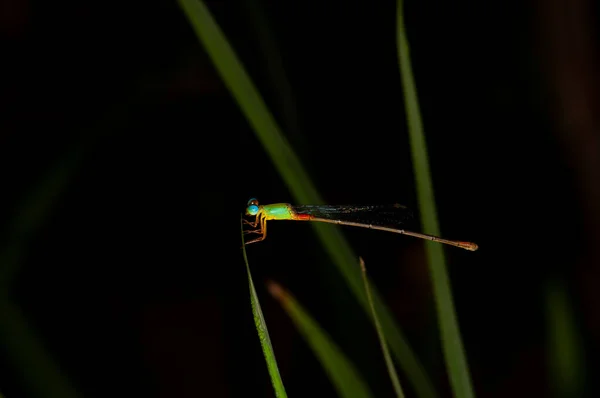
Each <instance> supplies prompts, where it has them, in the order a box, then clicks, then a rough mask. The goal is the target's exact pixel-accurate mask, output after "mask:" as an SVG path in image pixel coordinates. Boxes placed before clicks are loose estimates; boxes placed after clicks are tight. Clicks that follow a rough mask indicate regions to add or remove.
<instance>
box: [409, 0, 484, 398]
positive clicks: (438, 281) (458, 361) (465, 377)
mask: <svg viewBox="0 0 600 398" xmlns="http://www.w3.org/2000/svg"><path fill="white" fill-rule="evenodd" d="M397 46H398V59H399V64H400V74H401V77H402V87H403V90H404V103H405V107H406V117H407V121H408V130H409V137H410V147H411V154H412V161H413V166H414V173H415V181H416V186H417V197H418V200H419V207H420V210H421V222H422V225H423V231H424V232H425V233H427V234H432V235H440V233H439V232H440V228H439V224H438V219H437V211H436V208H435V200H434V194H433V184H432V183H431V176H430V175H431V173H430V170H429V159H428V156H427V145H426V143H425V135H424V132H423V122H422V120H421V113H420V111H419V103H418V99H417V90H416V86H415V82H414V77H413V73H412V68H411V63H410V51H409V45H408V40H407V38H406V30H405V27H404V12H403V1H402V0H398V2H397ZM425 245H426V246H425V247H426V252H427V259H428V260H429V268H430V273H431V279H432V285H433V291H434V295H435V303H436V307H437V313H438V322H439V325H440V332H441V339H442V349H443V351H444V358H445V360H446V365H447V367H448V374H449V376H450V384H451V386H452V390H453V392H454V396H455V397H461V398H470V397H474V393H473V387H472V384H471V376H470V374H469V367H468V364H467V360H466V357H465V353H464V348H463V344H462V341H461V337H460V330H459V327H458V322H457V320H456V314H455V310H454V302H453V300H452V293H451V288H450V280H449V278H448V273H447V271H446V261H445V258H444V251H443V248H442V245H440V244H437V243H434V242H429V241H428V242H425Z"/></svg>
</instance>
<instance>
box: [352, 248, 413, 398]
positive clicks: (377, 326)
mask: <svg viewBox="0 0 600 398" xmlns="http://www.w3.org/2000/svg"><path fill="white" fill-rule="evenodd" d="M359 261H360V269H361V271H362V276H363V282H364V285H365V292H366V293H367V299H368V300H369V305H370V307H371V314H372V315H373V323H374V324H375V329H376V330H377V337H379V343H380V344H381V351H382V352H383V357H384V359H385V365H386V366H387V370H388V374H389V375H390V379H391V380H392V385H393V386H394V391H395V392H396V396H397V397H399V398H404V392H403V391H402V387H401V386H400V379H398V374H397V373H396V367H395V366H394V362H393V361H392V356H391V355H390V350H389V349H388V345H387V342H386V340H385V335H384V333H383V329H382V328H381V324H380V323H379V318H377V311H375V305H374V304H373V298H372V295H371V289H370V288H369V279H368V278H367V268H366V267H365V262H364V261H363V259H362V257H360V258H359Z"/></svg>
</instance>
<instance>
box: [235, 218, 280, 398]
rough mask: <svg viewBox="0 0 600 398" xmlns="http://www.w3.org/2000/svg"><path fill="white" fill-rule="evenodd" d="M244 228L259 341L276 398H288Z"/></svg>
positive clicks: (251, 298)
mask: <svg viewBox="0 0 600 398" xmlns="http://www.w3.org/2000/svg"><path fill="white" fill-rule="evenodd" d="M241 227H242V253H243V254H244V263H246V272H247V273H248V284H249V286H250V303H251V305H252V315H254V324H255V325H256V331H257V332H258V339H259V340H260V345H261V347H262V350H263V354H264V356H265V361H266V362H267V369H268V370H269V376H270V377H271V383H272V384H273V389H274V390H275V396H276V397H277V398H285V397H287V393H286V392H285V388H284V386H283V381H282V380H281V375H280V374H279V368H278V367H277V361H276V359H275V352H274V351H273V346H272V345H271V338H270V337H269V331H268V329H267V323H266V322H265V318H264V316H263V313H262V310H261V309H260V303H259V301H258V296H257V295H256V289H255V288H254V282H253V281H252V274H251V273H250V265H248V257H247V256H246V242H244V225H243V224H241Z"/></svg>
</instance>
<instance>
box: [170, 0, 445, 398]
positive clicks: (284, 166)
mask: <svg viewBox="0 0 600 398" xmlns="http://www.w3.org/2000/svg"><path fill="white" fill-rule="evenodd" d="M179 3H180V4H181V7H182V9H183V10H184V12H185V14H186V15H187V17H188V19H189V21H190V23H191V25H192V27H193V28H194V30H195V32H196V35H197V36H198V39H199V40H200V43H201V44H202V45H203V46H204V49H205V50H206V52H207V54H208V55H209V57H210V58H211V60H212V62H213V64H214V65H215V68H216V70H217V71H218V73H219V74H220V76H221V78H222V80H223V82H224V84H225V85H226V86H227V87H228V89H229V90H230V91H231V94H232V95H233V97H234V99H235V100H236V101H237V103H238V105H239V106H240V109H241V110H242V112H243V114H244V115H245V117H246V118H247V119H248V121H249V123H250V125H251V126H252V128H253V129H254V132H255V133H256V135H257V137H258V138H259V140H260V141H261V143H262V145H263V146H264V148H265V150H266V152H267V154H268V155H269V156H270V158H271V160H272V161H273V164H274V165H275V167H276V169H277V171H278V172H279V173H280V175H281V177H282V178H283V180H284V181H285V183H286V184H287V187H288V188H289V190H290V192H291V193H292V195H293V196H294V198H295V200H296V202H298V203H299V204H321V203H323V200H322V198H321V197H320V196H319V194H318V192H317V190H316V188H315V187H314V185H313V184H312V182H311V181H310V179H309V177H308V174H307V173H306V172H305V170H304V168H303V167H302V164H301V163H300V160H299V159H298V157H297V156H296V154H295V153H294V151H293V150H292V148H291V147H290V145H289V144H288V141H287V140H286V138H285V136H284V135H283V134H282V133H281V131H280V129H279V127H278V126H277V123H276V122H275V120H274V118H273V116H272V115H271V113H270V112H269V110H268V109H267V107H266V105H265V103H264V101H263V99H262V98H261V96H260V94H259V93H258V91H257V90H256V88H255V87H254V85H253V83H252V81H251V80H250V78H249V76H248V74H247V73H246V71H245V70H244V68H243V66H242V65H241V63H240V61H239V60H238V58H237V56H236V55H235V53H234V51H233V49H232V48H231V46H230V45H229V43H228V42H227V39H226V38H225V36H224V35H223V33H222V32H221V29H220V28H219V27H218V25H217V24H216V23H215V21H214V20H213V18H212V15H211V14H210V12H209V10H208V8H207V7H206V5H205V4H204V3H203V2H202V1H200V0H179ZM312 227H313V228H315V231H316V233H317V235H318V237H319V238H320V239H321V241H322V243H323V245H324V247H325V249H326V250H327V252H328V253H329V255H330V256H331V258H332V259H333V262H334V264H335V265H336V266H337V267H338V269H339V271H340V273H341V274H342V276H343V277H344V279H345V281H346V283H348V285H349V287H350V289H351V290H352V293H353V294H354V296H355V297H356V298H357V300H358V301H359V303H360V304H361V305H362V307H363V309H364V310H365V311H367V312H368V311H369V303H368V301H367V298H366V295H365V292H364V290H363V286H362V281H361V276H360V270H359V269H358V267H357V264H356V258H357V257H356V256H355V254H354V253H353V252H352V250H351V249H350V246H349V244H348V242H347V241H346V239H344V237H343V235H342V234H341V233H340V231H339V229H338V228H337V227H335V226H333V225H326V224H322V223H313V225H312ZM372 293H373V302H374V303H375V307H376V308H377V312H378V314H379V316H380V320H381V326H382V328H383V330H384V331H385V334H386V336H387V338H388V342H389V345H390V347H391V349H392V352H393V354H394V356H395V357H396V359H397V360H398V363H399V364H400V365H401V367H402V369H403V370H404V372H405V373H406V375H407V377H408V379H410V380H411V382H412V383H413V384H414V388H415V391H416V393H417V395H418V396H419V397H420V398H432V397H436V396H437V394H436V392H435V390H434V389H433V386H432V383H431V381H430V380H429V378H428V376H427V374H426V373H425V371H424V369H423V367H422V365H421V364H420V362H419V361H418V359H417V357H416V356H415V354H414V353H413V351H412V350H411V349H410V347H409V345H408V343H407V342H406V339H405V338H404V336H403V334H402V332H401V331H400V328H399V327H398V326H397V325H396V323H395V321H394V317H393V316H392V314H391V312H390V311H389V310H388V308H387V307H386V306H385V305H384V303H383V300H382V299H381V297H380V296H379V294H378V293H377V291H375V290H373V292H372Z"/></svg>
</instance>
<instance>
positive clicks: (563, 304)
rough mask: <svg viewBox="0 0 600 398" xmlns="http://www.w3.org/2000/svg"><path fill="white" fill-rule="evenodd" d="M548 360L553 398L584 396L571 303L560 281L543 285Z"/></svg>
mask: <svg viewBox="0 0 600 398" xmlns="http://www.w3.org/2000/svg"><path fill="white" fill-rule="evenodd" d="M546 318H547V322H548V326H547V328H546V329H547V330H548V333H549V335H548V342H547V344H548V348H547V350H548V362H549V368H550V369H549V370H550V375H549V376H550V377H549V379H550V380H551V381H552V387H553V388H552V390H553V391H554V395H555V396H556V397H565V398H566V397H582V396H585V393H584V386H585V369H584V368H585V366H584V358H583V349H582V342H581V336H580V335H579V333H578V332H577V328H576V326H575V319H574V318H573V314H572V313H571V305H570V303H569V299H568V297H567V293H566V292H565V289H564V286H563V285H562V282H560V281H551V282H548V284H547V286H546Z"/></svg>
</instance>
